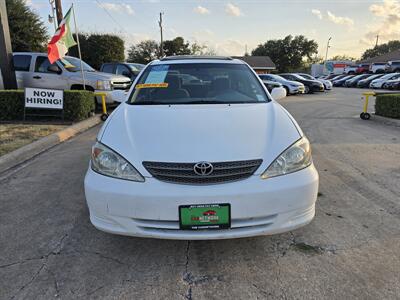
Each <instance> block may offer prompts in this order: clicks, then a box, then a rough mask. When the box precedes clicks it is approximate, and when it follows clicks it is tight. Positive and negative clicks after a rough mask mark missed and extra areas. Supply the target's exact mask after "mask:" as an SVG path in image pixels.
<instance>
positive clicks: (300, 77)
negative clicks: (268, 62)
mask: <svg viewBox="0 0 400 300" xmlns="http://www.w3.org/2000/svg"><path fill="white" fill-rule="evenodd" d="M293 76H294V77H296V78H297V79H300V80H309V79H306V78H304V77H303V76H300V75H299V74H293Z"/></svg>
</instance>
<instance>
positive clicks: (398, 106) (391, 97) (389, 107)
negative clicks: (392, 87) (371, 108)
mask: <svg viewBox="0 0 400 300" xmlns="http://www.w3.org/2000/svg"><path fill="white" fill-rule="evenodd" d="M375 113H376V114H377V115H379V116H383V117H389V118H396V119H400V94H386V95H377V96H376V101H375Z"/></svg>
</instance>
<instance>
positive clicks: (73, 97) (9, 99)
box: [0, 90, 95, 121]
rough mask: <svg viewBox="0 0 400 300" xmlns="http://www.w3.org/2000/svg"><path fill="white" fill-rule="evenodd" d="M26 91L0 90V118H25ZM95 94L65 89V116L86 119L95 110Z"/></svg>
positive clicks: (71, 119) (73, 118)
mask: <svg viewBox="0 0 400 300" xmlns="http://www.w3.org/2000/svg"><path fill="white" fill-rule="evenodd" d="M24 103H25V100H24V91H23V90H5V91H0V120H1V121H6V120H22V119H23V118H24ZM94 106H95V104H94V95H93V93H92V92H89V91H64V118H65V120H70V121H80V120H83V119H86V118H87V117H88V116H89V115H90V112H91V111H94V108H95V107H94Z"/></svg>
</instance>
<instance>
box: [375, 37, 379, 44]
mask: <svg viewBox="0 0 400 300" xmlns="http://www.w3.org/2000/svg"><path fill="white" fill-rule="evenodd" d="M378 42H379V34H378V35H377V36H376V43H375V47H377V46H378Z"/></svg>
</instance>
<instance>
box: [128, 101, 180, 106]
mask: <svg viewBox="0 0 400 300" xmlns="http://www.w3.org/2000/svg"><path fill="white" fill-rule="evenodd" d="M129 104H132V105H160V104H162V105H171V104H175V103H166V102H163V101H134V102H130V103H129Z"/></svg>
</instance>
